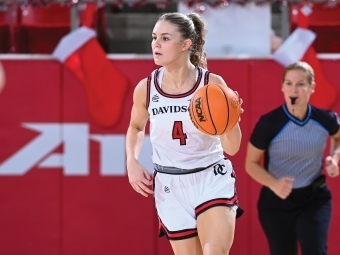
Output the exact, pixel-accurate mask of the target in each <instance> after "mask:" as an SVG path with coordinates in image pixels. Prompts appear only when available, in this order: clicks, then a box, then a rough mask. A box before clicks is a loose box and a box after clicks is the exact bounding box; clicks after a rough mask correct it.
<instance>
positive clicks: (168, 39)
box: [151, 20, 185, 66]
mask: <svg viewBox="0 0 340 255" xmlns="http://www.w3.org/2000/svg"><path fill="white" fill-rule="evenodd" d="M184 45H185V40H183V39H182V38H181V34H180V33H179V32H178V30H177V27H176V26H175V25H173V24H172V23H170V22H168V21H164V20H161V21H159V22H157V23H156V25H155V27H154V29H153V32H152V42H151V47H152V53H153V58H154V61H155V64H156V65H160V66H165V65H167V64H170V63H172V62H174V61H176V60H178V59H179V57H180V56H181V54H182V53H183V51H184V50H183V49H185V47H184Z"/></svg>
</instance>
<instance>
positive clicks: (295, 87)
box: [282, 69, 314, 105]
mask: <svg viewBox="0 0 340 255" xmlns="http://www.w3.org/2000/svg"><path fill="white" fill-rule="evenodd" d="M282 92H283V95H284V98H285V100H286V103H287V104H288V105H291V104H294V105H307V104H308V101H309V98H310V96H311V94H312V93H313V92H314V84H310V83H309V82H308V76H307V72H305V71H303V70H299V69H297V70H290V71H288V72H287V73H286V76H285V79H284V81H283V83H282Z"/></svg>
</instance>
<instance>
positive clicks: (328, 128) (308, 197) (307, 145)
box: [245, 62, 340, 255]
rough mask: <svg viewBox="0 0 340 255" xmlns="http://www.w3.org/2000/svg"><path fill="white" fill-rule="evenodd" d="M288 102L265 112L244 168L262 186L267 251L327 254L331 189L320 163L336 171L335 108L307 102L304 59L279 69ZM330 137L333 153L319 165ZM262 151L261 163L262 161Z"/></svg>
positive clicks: (309, 80)
mask: <svg viewBox="0 0 340 255" xmlns="http://www.w3.org/2000/svg"><path fill="white" fill-rule="evenodd" d="M281 89H282V92H283V96H284V99H285V101H286V103H285V104H284V105H281V106H279V107H278V108H276V109H274V110H272V111H270V112H269V113H267V114H264V115H263V116H261V118H260V119H259V121H258V123H257V124H256V126H255V128H254V130H253V133H252V134H251V137H250V142H249V144H248V149H247V155H246V163H245V165H246V171H247V172H248V173H249V175H250V176H251V177H252V178H254V180H256V181H257V182H259V183H260V184H262V185H263V186H264V187H263V188H262V190H261V192H260V198H259V201H258V205H257V206H258V212H259V219H260V223H261V226H262V228H263V230H264V232H265V235H266V236H267V240H268V243H269V248H270V254H271V255H287V254H289V255H294V254H298V243H299V244H300V247H301V250H302V254H303V255H325V254H327V236H328V230H329V224H330V218H331V194H330V191H329V189H328V187H327V185H326V183H325V176H324V175H323V174H322V171H323V168H325V170H326V172H327V173H328V175H329V176H330V177H336V176H338V175H339V167H338V163H339V158H340V130H339V120H338V116H337V114H336V113H335V112H333V111H328V110H323V109H319V108H317V107H314V106H312V105H310V104H309V103H308V102H309V98H310V96H311V95H312V93H313V92H314V89H315V83H314V71H313V69H312V68H311V66H310V65H308V64H307V63H305V62H297V63H293V64H291V65H289V66H288V67H287V68H286V69H285V71H284V74H283V80H282V88H281ZM328 137H331V139H332V148H331V155H330V156H328V157H326V160H325V164H323V155H324V149H325V147H326V142H327V139H328ZM263 156H264V165H263V166H262V164H261V160H262V157H263Z"/></svg>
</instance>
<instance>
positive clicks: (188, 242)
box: [170, 236, 203, 255]
mask: <svg viewBox="0 0 340 255" xmlns="http://www.w3.org/2000/svg"><path fill="white" fill-rule="evenodd" d="M170 244H171V247H172V250H173V252H174V254H175V255H203V252H202V249H201V244H200V240H199V239H198V236H195V237H191V238H187V239H183V240H175V241H174V240H172V241H170Z"/></svg>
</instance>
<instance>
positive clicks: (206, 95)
mask: <svg viewBox="0 0 340 255" xmlns="http://www.w3.org/2000/svg"><path fill="white" fill-rule="evenodd" d="M209 86H210V85H207V89H206V90H205V98H206V103H207V107H208V113H209V116H210V119H211V123H212V124H213V126H214V128H215V134H212V135H217V128H216V126H215V123H214V120H213V118H212V116H211V113H210V106H209V100H208V98H209V97H208V89H209Z"/></svg>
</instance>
